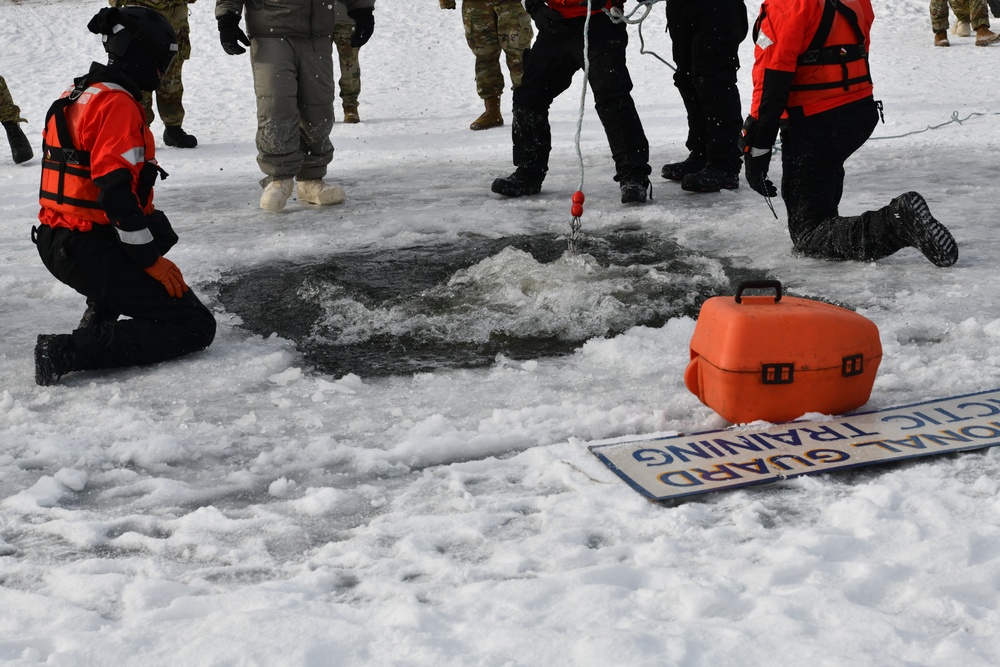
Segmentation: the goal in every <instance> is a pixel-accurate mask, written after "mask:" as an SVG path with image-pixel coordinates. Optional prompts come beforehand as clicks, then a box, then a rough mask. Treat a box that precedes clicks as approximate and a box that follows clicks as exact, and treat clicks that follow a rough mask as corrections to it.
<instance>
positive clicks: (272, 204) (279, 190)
mask: <svg viewBox="0 0 1000 667" xmlns="http://www.w3.org/2000/svg"><path fill="white" fill-rule="evenodd" d="M294 185H295V181H293V180H292V179H290V178H277V179H275V180H273V181H271V182H270V183H268V184H267V186H266V187H265V188H264V194H262V195H261V196H260V207H261V208H262V209H264V210H265V211H280V210H281V209H283V208H285V204H287V203H288V198H289V197H291V196H292V187H293V186H294Z"/></svg>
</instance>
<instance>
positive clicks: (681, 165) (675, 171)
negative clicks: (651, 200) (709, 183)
mask: <svg viewBox="0 0 1000 667" xmlns="http://www.w3.org/2000/svg"><path fill="white" fill-rule="evenodd" d="M705 160H706V158H705V155H704V154H703V153H695V152H692V153H691V154H690V155H688V156H687V158H686V159H685V160H684V161H683V162H671V163H669V164H665V165H663V169H661V170H660V176H662V177H663V178H665V179H667V180H670V181H679V180H681V179H683V178H684V177H685V176H687V175H688V174H693V173H694V172H696V171H701V169H702V167H704V166H705Z"/></svg>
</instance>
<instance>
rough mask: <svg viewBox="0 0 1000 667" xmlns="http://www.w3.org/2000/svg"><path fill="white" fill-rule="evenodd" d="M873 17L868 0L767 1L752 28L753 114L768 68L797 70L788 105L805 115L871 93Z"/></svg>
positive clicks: (758, 103) (758, 102)
mask: <svg viewBox="0 0 1000 667" xmlns="http://www.w3.org/2000/svg"><path fill="white" fill-rule="evenodd" d="M874 20H875V14H874V11H873V10H872V6H871V2H870V0H765V1H764V3H763V4H761V8H760V14H759V15H758V18H757V22H756V23H755V24H754V30H753V36H754V42H755V44H756V46H755V48H754V57H755V61H754V69H753V80H754V94H753V101H752V102H751V115H753V116H754V117H758V115H757V110H758V108H759V105H760V101H761V97H762V95H763V94H764V91H763V86H764V78H765V77H764V72H765V71H766V70H776V71H781V72H794V73H795V74H794V78H793V79H792V86H791V91H790V94H789V96H788V102H787V104H786V108H787V109H794V110H797V111H800V112H801V113H802V114H803V115H806V116H811V115H813V114H817V113H820V112H822V111H827V110H829V109H833V108H835V107H838V106H842V105H844V104H849V103H851V102H854V101H857V100H860V99H864V98H866V97H870V96H871V95H872V79H871V72H870V70H869V68H868V47H869V43H870V34H871V25H872V22H873V21H874Z"/></svg>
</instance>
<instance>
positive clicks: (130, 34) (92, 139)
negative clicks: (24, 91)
mask: <svg viewBox="0 0 1000 667" xmlns="http://www.w3.org/2000/svg"><path fill="white" fill-rule="evenodd" d="M87 27H88V28H89V29H90V31H91V32H94V33H98V34H100V35H102V39H103V42H104V47H105V50H106V51H107V52H108V64H107V65H101V64H99V63H93V64H92V65H91V68H90V72H89V73H87V74H86V75H85V76H82V77H80V78H77V79H76V80H75V81H74V85H73V86H72V87H71V88H69V89H68V90H67V91H66V92H65V93H64V94H63V96H62V97H61V98H60V99H59V100H57V101H56V102H54V103H53V104H52V106H51V107H50V108H49V111H48V113H47V115H46V120H45V130H44V132H43V133H42V142H43V145H42V148H43V159H42V185H41V189H40V192H39V202H40V204H41V207H42V208H41V211H40V212H39V214H38V219H39V221H40V222H41V224H40V225H38V226H37V227H35V228H33V229H32V239H33V240H34V241H35V244H36V246H37V247H38V254H39V256H40V257H41V259H42V262H43V263H44V264H45V266H46V268H48V270H49V271H50V272H51V273H52V275H54V276H55V277H56V278H58V279H59V280H60V281H62V282H64V283H66V284H67V285H69V286H70V287H72V288H73V289H75V290H76V291H78V292H80V293H81V294H83V295H84V296H85V297H86V298H87V306H88V307H87V311H86V312H85V313H84V316H83V319H82V320H81V321H80V324H79V326H78V327H77V329H76V330H75V331H73V333H71V334H43V335H40V336H39V337H38V341H37V343H36V345H35V381H36V382H37V383H38V384H40V385H52V384H55V383H56V382H58V381H59V378H60V377H61V376H63V375H65V374H66V373H69V372H71V371H81V370H95V369H102V368H115V367H121V366H133V365H140V364H150V363H155V362H158V361H164V360H166V359H172V358H175V357H178V356H181V355H183V354H187V353H189V352H193V351H195V350H199V349H202V348H205V347H207V346H208V345H209V344H211V342H212V340H213V339H214V337H215V318H214V317H213V316H212V313H211V312H210V311H209V310H208V308H206V307H205V306H204V305H203V304H202V303H201V301H199V300H198V298H197V297H196V296H195V295H194V292H192V291H191V290H190V289H189V288H188V286H187V284H186V283H185V282H184V277H183V275H182V274H181V271H180V269H179V268H177V265H176V264H174V263H173V262H171V261H170V260H169V259H167V258H166V257H164V255H165V254H166V253H167V251H169V250H170V248H171V247H173V245H174V244H175V243H176V242H177V235H176V234H175V233H174V231H173V229H172V228H171V226H170V222H169V221H168V220H167V216H166V215H164V214H163V212H161V211H158V210H156V209H155V208H154V206H153V185H154V183H155V181H156V179H157V178H158V177H165V176H166V172H164V171H163V170H162V169H161V168H160V167H159V165H158V164H157V162H156V153H155V145H154V141H153V135H152V133H151V132H150V130H149V126H148V125H147V124H146V119H145V112H144V110H143V107H142V91H150V90H155V89H156V87H157V85H158V84H159V81H160V78H161V77H162V76H163V73H164V72H166V71H167V69H168V68H169V67H170V63H171V62H172V60H173V58H174V57H175V56H176V55H177V37H176V35H175V33H174V30H173V28H171V26H170V24H169V23H168V22H167V20H166V19H165V18H163V17H162V16H161V15H160V14H158V13H157V12H154V11H153V10H151V9H146V8H140V7H128V8H123V9H117V8H106V9H102V10H101V11H100V12H98V13H97V15H96V16H94V18H93V19H91V21H90V23H89V24H88V26H87ZM121 315H125V316H126V317H127V318H128V319H123V320H119V319H118V318H119V316H121Z"/></svg>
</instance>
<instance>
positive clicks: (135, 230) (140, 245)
mask: <svg viewBox="0 0 1000 667" xmlns="http://www.w3.org/2000/svg"><path fill="white" fill-rule="evenodd" d="M94 184H95V185H97V187H98V188H99V189H100V194H99V195H98V196H97V203H98V204H100V206H101V208H102V209H104V212H105V213H107V215H108V220H110V221H111V224H113V225H114V226H115V229H116V230H117V231H118V240H119V242H120V243H121V245H122V248H124V250H125V252H127V253H128V254H129V256H130V257H131V258H132V259H133V260H134V261H135V263H136V264H138V265H139V266H140V267H142V268H145V267H147V266H151V265H152V264H153V263H154V262H155V261H156V260H157V259H159V257H160V251H159V249H158V248H157V245H156V241H155V239H154V238H153V234H152V232H150V230H149V226H148V225H147V222H146V216H145V214H144V213H143V212H142V208H141V207H140V206H139V200H138V198H136V196H135V193H133V192H132V174H131V173H130V172H129V171H128V170H127V169H116V170H114V171H112V172H110V173H108V174H105V175H104V176H101V177H100V178H95V179H94Z"/></svg>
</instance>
